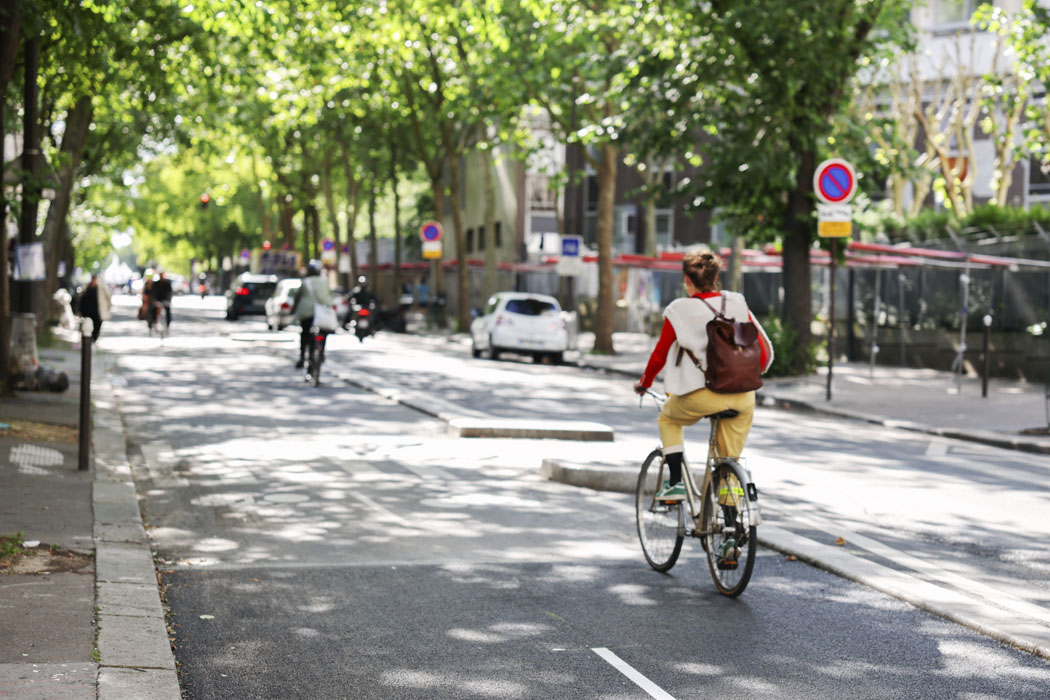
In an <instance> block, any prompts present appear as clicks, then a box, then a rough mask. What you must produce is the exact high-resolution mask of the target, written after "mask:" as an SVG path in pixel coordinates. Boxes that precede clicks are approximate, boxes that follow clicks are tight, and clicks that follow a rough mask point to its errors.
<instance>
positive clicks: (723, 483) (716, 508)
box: [702, 459, 758, 597]
mask: <svg viewBox="0 0 1050 700" xmlns="http://www.w3.org/2000/svg"><path fill="white" fill-rule="evenodd" d="M746 483H747V477H746V476H745V474H744V471H743V468H742V467H741V466H740V465H739V464H737V463H736V462H735V461H734V460H730V459H727V460H724V461H722V462H720V463H719V464H718V465H716V466H715V468H714V471H713V473H712V475H711V479H710V480H709V481H708V483H707V487H706V488H705V489H704V502H703V514H704V515H703V528H702V530H703V538H704V544H705V545H706V547H705V549H706V550H707V567H708V569H710V571H711V578H712V579H714V582H715V587H716V588H718V591H719V592H720V593H722V594H723V595H727V596H730V597H735V596H738V595H740V594H741V593H743V592H744V589H745V588H747V583H748V581H750V580H751V571H752V570H753V569H754V567H755V556H756V550H757V549H758V546H757V540H758V536H757V534H756V532H757V530H756V527H755V525H754V522H753V520H752V512H753V511H752V509H751V501H750V500H749V499H748V495H747V494H746V493H745V491H744V484H746Z"/></svg>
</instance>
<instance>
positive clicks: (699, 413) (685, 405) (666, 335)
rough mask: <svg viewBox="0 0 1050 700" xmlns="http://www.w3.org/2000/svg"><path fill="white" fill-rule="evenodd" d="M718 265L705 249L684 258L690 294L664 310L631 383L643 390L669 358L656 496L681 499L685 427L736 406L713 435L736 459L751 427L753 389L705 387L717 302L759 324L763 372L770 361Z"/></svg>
mask: <svg viewBox="0 0 1050 700" xmlns="http://www.w3.org/2000/svg"><path fill="white" fill-rule="evenodd" d="M720 270H721V262H720V261H719V259H718V258H717V257H715V256H714V255H713V254H711V253H710V252H708V251H694V252H691V253H688V254H687V255H686V256H685V258H684V259H683V260H682V272H683V274H684V277H685V290H686V293H687V294H688V296H687V297H684V298H679V299H675V300H674V301H672V302H671V303H670V304H668V305H667V308H666V309H664V326H663V330H662V331H661V333H660V340H659V341H658V342H657V344H656V347H655V348H653V352H652V355H650V357H649V363H648V365H647V366H646V368H645V373H644V374H643V375H642V378H641V379H639V380H638V382H636V383H635V385H634V390H635V392H637V393H639V394H643V393H645V391H646V390H648V389H649V387H650V386H652V384H653V381H654V380H655V379H656V375H657V374H659V373H660V370H662V369H663V368H664V365H666V364H667V363H668V362H667V361H668V359H669V358H670V359H671V360H672V362H671V366H669V367H668V368H667V371H666V372H665V373H664V391H666V392H667V394H668V395H669V398H668V399H667V402H666V403H665V404H664V406H663V409H662V410H661V411H660V417H659V418H658V419H657V421H656V423H657V426H658V427H659V430H660V441H661V443H662V444H663V455H664V461H665V462H666V463H667V469H668V476H669V478H668V483H667V484H666V485H665V486H664V488H663V489H661V491H660V492H659V493H658V494H657V498H659V499H662V500H667V501H672V500H682V499H683V498H685V486H684V485H683V484H682V454H683V452H684V451H685V445H684V442H685V438H684V431H683V429H684V428H685V426H687V425H693V424H694V423H696V422H697V421H699V420H700V419H701V418H703V417H704V416H709V415H711V414H713V413H718V412H720V411H725V410H728V409H733V410H735V411H737V416H736V417H734V418H725V419H722V420H720V421H719V422H718V433H717V434H716V435H715V440H716V442H717V443H718V449H719V451H720V452H721V454H722V455H724V456H726V457H734V458H736V457H739V456H740V453H741V452H742V451H743V449H744V443H745V442H746V441H747V434H748V432H750V430H751V421H752V419H753V417H754V413H755V392H754V391H746V392H742V393H737V394H720V393H716V392H714V391H711V390H710V389H708V388H706V380H705V377H704V369H705V368H706V362H707V324H708V322H709V321H711V320H712V319H713V318H714V317H715V309H716V307H721V309H722V313H724V315H725V316H727V317H728V318H730V319H732V320H733V321H737V322H747V321H750V322H751V323H754V324H755V326H756V327H757V328H758V336H759V338H758V340H759V343H760V345H761V351H762V372H763V373H765V372H766V371H767V370H768V369H769V366H770V365H771V364H772V363H773V344H772V343H770V342H769V336H767V335H766V332H765V330H763V328H762V326H761V325H760V324H759V323H758V321H757V320H755V317H754V315H753V314H752V313H751V310H750V309H749V308H748V306H747V301H746V300H745V299H744V295H743V294H738V293H736V292H724V291H721V290H720V289H719V283H718V273H719V271H720ZM687 350H688V351H690V352H692V355H693V356H694V357H696V358H698V359H699V362H700V364H701V366H699V367H698V366H696V365H695V364H693V362H691V361H685V362H682V354H683V353H684V352H685V351H687Z"/></svg>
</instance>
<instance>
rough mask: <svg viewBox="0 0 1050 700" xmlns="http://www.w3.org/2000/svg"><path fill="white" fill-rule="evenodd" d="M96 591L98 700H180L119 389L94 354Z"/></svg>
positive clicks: (173, 660) (92, 383)
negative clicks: (117, 389)
mask: <svg viewBox="0 0 1050 700" xmlns="http://www.w3.org/2000/svg"><path fill="white" fill-rule="evenodd" d="M94 364H95V367H94V370H93V372H92V381H91V393H92V399H93V401H92V403H93V406H94V408H93V412H94V421H93V423H94V425H93V427H92V437H93V440H94V445H95V454H94V464H95V480H94V482H93V484H92V509H93V513H94V539H95V599H96V601H97V605H98V610H99V612H98V628H99V629H98V651H99V655H100V656H101V661H100V662H99V669H98V682H97V690H98V698H99V700H180V699H181V697H182V694H181V691H180V689H179V679H178V674H177V672H176V670H175V657H174V654H173V653H172V651H171V644H170V642H169V639H168V630H167V627H166V626H165V621H164V609H163V607H162V606H161V602H160V592H159V590H158V582H157V571H156V568H155V567H154V565H153V555H152V553H151V551H150V546H149V540H148V538H147V537H146V530H145V528H144V527H143V523H142V515H141V513H140V511H139V504H138V496H137V494H136V491H135V483H134V481H133V480H132V477H131V465H130V463H129V462H128V458H127V450H126V447H125V439H124V428H123V425H122V423H121V420H120V413H119V410H118V407H117V399H116V394H115V393H114V391H113V385H112V383H111V382H110V380H109V375H108V374H107V372H106V369H105V368H104V364H105V363H104V361H103V359H102V358H100V357H99V356H98V355H96V357H95V360H94Z"/></svg>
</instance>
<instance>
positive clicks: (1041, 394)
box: [577, 333, 1050, 454]
mask: <svg viewBox="0 0 1050 700" xmlns="http://www.w3.org/2000/svg"><path fill="white" fill-rule="evenodd" d="M593 344H594V336H593V335H592V334H581V335H580V350H581V352H580V357H579V360H578V361H577V364H578V365H579V366H581V367H589V368H593V369H604V370H606V371H610V372H616V373H618V374H622V375H624V376H625V377H630V378H632V379H637V378H638V377H640V376H641V374H642V371H643V370H644V369H645V364H646V362H648V361H649V353H650V352H651V350H652V348H653V346H654V345H655V344H656V339H655V338H649V337H648V336H646V335H643V334H639V333H616V334H615V335H614V336H613V346H614V347H615V348H616V354H615V355H593V354H590V353H589V352H588V351H589V350H590V348H591V347H593ZM960 384H961V390H960V386H959V385H960ZM657 386H659V382H658V383H657ZM826 391H827V371H826V370H825V369H824V368H821V369H820V371H819V372H818V374H816V375H813V376H810V377H802V378H794V377H792V378H779V379H766V380H765V386H763V387H762V388H761V389H759V391H758V400H759V402H760V403H761V404H762V405H765V406H773V405H777V406H781V407H783V408H790V409H797V410H808V411H816V412H820V413H826V414H829V415H835V416H841V417H845V418H853V419H857V420H863V421H868V422H872V423H878V424H881V425H886V426H891V427H896V428H903V429H906V430H915V431H920V432H925V433H929V434H931V435H940V436H942V437H950V438H955V439H960V440H971V441H974V442H981V443H985V444H989V445H996V446H998V447H1005V448H1009V449H1015V450H1024V451H1028V452H1037V453H1043V454H1050V434H1048V433H1047V431H1046V428H1047V400H1048V399H1047V396H1046V385H1045V384H1044V383H1042V382H1022V381H1016V380H1007V379H995V378H993V379H990V380H989V382H988V397H987V398H982V397H981V379H980V377H963V378H962V381H961V382H959V383H957V380H956V377H955V375H954V374H953V373H951V372H946V371H942V370H935V369H909V368H902V367H884V366H877V367H875V369H874V371H872V369H871V368H870V366H869V365H867V364H864V363H856V362H853V363H842V364H837V365H835V366H834V367H833V369H832V387H831V400H830V401H828V400H827V398H826ZM1024 431H1033V432H1032V433H1027V434H1026V433H1025V432H1024ZM1040 432H1041V434H1040Z"/></svg>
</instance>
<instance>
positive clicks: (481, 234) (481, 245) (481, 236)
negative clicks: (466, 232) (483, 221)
mask: <svg viewBox="0 0 1050 700" xmlns="http://www.w3.org/2000/svg"><path fill="white" fill-rule="evenodd" d="M478 250H485V227H484V226H478Z"/></svg>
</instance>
